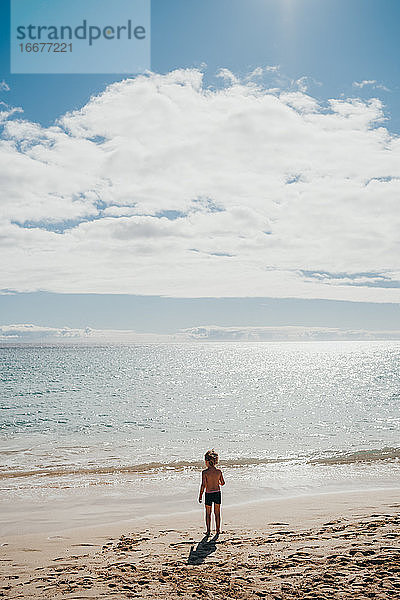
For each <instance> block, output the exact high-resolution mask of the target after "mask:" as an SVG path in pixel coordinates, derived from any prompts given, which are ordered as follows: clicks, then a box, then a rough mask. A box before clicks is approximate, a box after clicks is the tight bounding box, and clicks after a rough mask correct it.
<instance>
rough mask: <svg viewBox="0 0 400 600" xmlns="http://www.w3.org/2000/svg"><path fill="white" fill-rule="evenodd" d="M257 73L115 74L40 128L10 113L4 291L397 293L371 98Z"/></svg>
mask: <svg viewBox="0 0 400 600" xmlns="http://www.w3.org/2000/svg"><path fill="white" fill-rule="evenodd" d="M258 71H260V70H258ZM259 74H260V73H259V72H257V73H255V77H256V79H254V78H251V77H250V78H247V79H246V80H245V81H238V80H237V79H236V78H235V77H234V76H232V75H231V74H229V73H228V72H227V71H224V72H223V73H222V75H223V76H224V78H225V83H224V85H222V87H221V88H218V89H210V88H207V87H205V86H204V84H203V80H202V73H201V72H199V71H197V70H178V71H174V72H171V73H169V74H166V75H157V74H149V75H144V76H140V77H137V78H134V79H127V80H123V81H120V82H118V83H115V84H113V85H111V86H109V87H108V88H107V89H106V90H105V91H104V92H103V93H102V94H100V95H99V96H97V97H94V98H92V99H91V100H90V101H89V102H88V104H87V105H86V106H84V107H83V108H82V109H81V110H77V111H75V112H72V113H70V114H66V115H64V116H63V117H62V118H61V119H60V120H59V122H57V123H56V124H54V125H53V126H51V127H48V128H44V127H41V126H39V125H38V124H35V123H32V122H28V121H26V120H22V119H21V118H18V117H20V115H19V114H18V113H15V110H13V109H10V110H3V111H2V113H1V115H0V119H2V120H3V133H2V137H1V139H0V183H1V189H2V192H1V209H2V210H1V213H2V220H1V224H0V244H1V254H2V274H1V280H0V288H1V289H3V290H7V289H9V290H17V291H33V290H38V289H42V290H43V289H44V290H49V291H53V292H75V293H77V292H82V293H110V292H111V293H131V294H156V295H158V294H161V295H171V296H182V297H204V296H214V297H215V296H270V297H271V296H274V297H301V298H331V299H342V300H354V301H374V302H398V301H399V298H400V294H399V285H400V284H399V280H400V268H399V256H400V248H399V236H398V232H399V230H400V223H399V197H400V141H399V139H398V138H397V137H396V136H394V135H392V134H391V133H390V132H389V131H388V130H387V128H385V126H384V109H383V106H382V104H381V102H380V100H378V99H376V98H373V99H370V100H367V101H365V100H361V99H355V98H353V99H343V98H339V99H332V100H330V101H329V102H328V103H325V104H321V103H319V102H318V101H317V100H316V99H315V98H313V97H312V96H310V95H309V94H308V93H307V90H306V87H305V84H304V81H302V83H301V85H299V86H298V88H297V89H291V90H287V89H280V88H273V89H272V88H268V87H266V86H265V85H262V84H261V83H256V81H257V76H258V75H259Z"/></svg>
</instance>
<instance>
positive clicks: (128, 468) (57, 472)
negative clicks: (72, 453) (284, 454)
mask: <svg viewBox="0 0 400 600" xmlns="http://www.w3.org/2000/svg"><path fill="white" fill-rule="evenodd" d="M292 460H294V459H293V458H243V459H232V460H225V461H223V462H222V461H221V467H229V468H235V467H237V468H239V467H245V466H252V465H264V464H265V465H267V464H273V463H281V462H288V461H292ZM202 467H204V462H202V461H176V462H171V463H161V462H150V463H143V464H139V465H125V466H123V465H121V466H110V467H79V468H76V467H65V468H62V469H60V468H58V469H57V468H52V467H49V468H43V469H35V470H29V471H22V470H21V471H4V472H2V473H1V472H0V479H10V478H15V477H32V476H34V475H40V476H42V477H46V476H48V477H54V476H62V475H113V474H118V473H128V474H129V473H139V474H140V473H152V472H166V471H183V470H184V469H201V468H202Z"/></svg>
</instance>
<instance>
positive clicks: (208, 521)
mask: <svg viewBox="0 0 400 600" xmlns="http://www.w3.org/2000/svg"><path fill="white" fill-rule="evenodd" d="M206 528H207V533H210V531H211V506H207V504H206Z"/></svg>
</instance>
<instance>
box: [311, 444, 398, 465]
mask: <svg viewBox="0 0 400 600" xmlns="http://www.w3.org/2000/svg"><path fill="white" fill-rule="evenodd" d="M399 458H400V448H382V449H380V450H357V451H356V452H340V453H337V454H334V455H333V456H322V457H318V458H313V459H311V460H309V461H308V463H309V464H320V465H343V464H352V463H371V462H377V461H381V460H396V459H399Z"/></svg>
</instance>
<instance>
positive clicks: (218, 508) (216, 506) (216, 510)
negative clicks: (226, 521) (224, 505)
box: [214, 503, 221, 533]
mask: <svg viewBox="0 0 400 600" xmlns="http://www.w3.org/2000/svg"><path fill="white" fill-rule="evenodd" d="M214 515H215V528H216V533H220V529H221V505H220V504H215V503H214Z"/></svg>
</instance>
